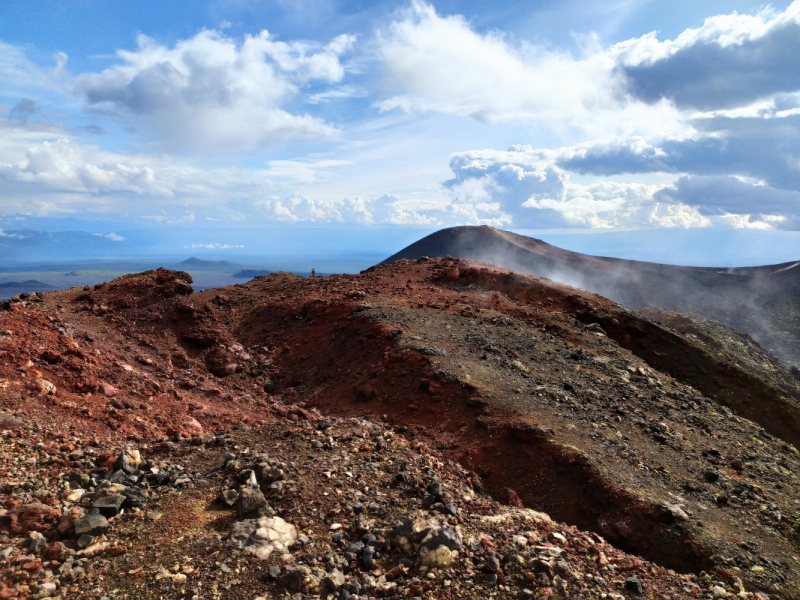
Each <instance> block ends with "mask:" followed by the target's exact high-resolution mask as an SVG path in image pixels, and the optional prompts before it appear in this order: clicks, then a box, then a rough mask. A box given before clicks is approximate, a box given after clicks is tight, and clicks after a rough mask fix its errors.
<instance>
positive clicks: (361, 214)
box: [253, 194, 440, 225]
mask: <svg viewBox="0 0 800 600" xmlns="http://www.w3.org/2000/svg"><path fill="white" fill-rule="evenodd" d="M416 204H418V203H415V202H413V201H403V200H401V199H400V197H399V196H396V195H394V194H384V195H383V196H380V197H377V198H369V199H365V198H362V197H360V196H353V197H347V198H343V199H341V200H334V201H330V200H327V201H326V200H315V199H312V198H308V197H305V196H302V195H300V194H292V195H291V196H287V197H286V198H278V197H270V198H265V199H262V200H258V201H256V202H254V203H253V205H254V207H255V208H256V209H257V210H258V211H260V212H261V214H264V215H266V216H268V217H270V218H273V219H276V220H279V221H286V222H290V223H298V222H304V223H309V222H312V223H320V222H327V223H360V224H364V225H371V224H376V223H383V224H394V225H435V224H438V223H440V220H439V219H438V218H437V217H436V216H432V215H426V214H424V213H423V211H420V210H418V206H415V205H416Z"/></svg>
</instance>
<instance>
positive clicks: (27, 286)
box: [0, 279, 56, 293]
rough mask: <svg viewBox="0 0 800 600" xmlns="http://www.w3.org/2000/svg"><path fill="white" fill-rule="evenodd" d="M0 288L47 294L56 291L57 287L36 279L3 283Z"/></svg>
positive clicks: (0, 283)
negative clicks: (46, 292)
mask: <svg viewBox="0 0 800 600" xmlns="http://www.w3.org/2000/svg"><path fill="white" fill-rule="evenodd" d="M0 288H2V289H7V288H16V289H19V290H20V291H22V292H45V291H48V290H54V289H56V288H55V286H52V285H50V284H48V283H44V282H42V281H38V280H36V279H28V280H26V281H2V282H0ZM16 293H19V292H16Z"/></svg>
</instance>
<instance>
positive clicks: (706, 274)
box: [384, 226, 800, 367]
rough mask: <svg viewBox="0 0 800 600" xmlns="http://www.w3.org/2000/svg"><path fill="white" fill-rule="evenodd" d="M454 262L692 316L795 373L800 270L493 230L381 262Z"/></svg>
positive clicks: (462, 233) (431, 239) (446, 234)
mask: <svg viewBox="0 0 800 600" xmlns="http://www.w3.org/2000/svg"><path fill="white" fill-rule="evenodd" d="M420 256H455V257H458V258H466V259H470V260H479V261H482V262H488V263H491V264H495V265H499V266H501V267H506V268H509V269H514V270H515V271H520V272H522V273H528V274H531V275H537V276H539V277H547V278H548V279H552V280H554V281H558V282H560V283H566V284H567V285H571V286H575V287H580V288H583V289H585V290H588V291H591V292H595V293H597V294H600V295H601V296H605V297H607V298H610V299H612V300H614V301H615V302H619V303H620V304H622V305H623V306H625V307H626V308H628V309H630V310H639V309H641V308H646V307H653V308H662V309H667V310H674V311H678V312H690V313H694V314H697V315H699V316H701V317H705V318H707V319H712V320H715V321H719V322H720V323H723V324H725V325H728V326H730V327H733V328H734V329H736V330H738V331H741V332H743V333H747V334H749V335H751V336H752V337H753V338H754V339H755V340H756V341H757V342H758V343H759V344H761V345H762V346H763V347H764V348H766V349H767V350H769V351H770V352H772V353H773V354H774V355H775V356H777V357H778V358H779V359H780V360H782V361H783V362H784V363H786V364H790V365H795V366H799V367H800V263H785V264H780V265H771V266H764V267H747V268H736V269H715V268H701V267H680V266H675V265H662V264H656V263H647V262H640V261H632V260H622V259H617V258H605V257H597V256H587V255H585V254H578V253H577V252H570V251H569V250H562V249H561V248H557V247H555V246H551V245H550V244H547V243H545V242H543V241H541V240H536V239H533V238H529V237H525V236H521V235H517V234H515V233H511V232H508V231H501V230H499V229H495V228H493V227H486V226H481V227H452V228H449V229H442V230H441V231H437V232H436V233H433V234H431V235H429V236H427V237H425V238H423V239H421V240H419V241H418V242H415V243H414V244H411V245H410V246H408V247H407V248H404V249H403V250H401V251H400V252H398V253H397V254H395V255H393V256H391V257H389V258H387V259H386V260H385V261H384V263H391V262H394V261H395V260H397V259H400V258H407V259H410V260H416V259H417V258H419V257H420Z"/></svg>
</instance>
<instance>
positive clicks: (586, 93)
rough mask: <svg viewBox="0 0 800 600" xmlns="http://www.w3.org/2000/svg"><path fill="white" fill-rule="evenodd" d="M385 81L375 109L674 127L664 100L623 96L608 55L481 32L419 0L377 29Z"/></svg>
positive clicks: (596, 127)
mask: <svg viewBox="0 0 800 600" xmlns="http://www.w3.org/2000/svg"><path fill="white" fill-rule="evenodd" d="M377 41H378V47H379V55H380V59H381V61H382V65H383V69H384V73H385V79H386V88H387V90H389V93H390V97H389V98H386V99H385V100H383V101H381V102H380V104H379V106H380V107H381V108H382V109H383V110H391V109H403V110H423V111H436V112H442V113H447V114H455V115H460V116H464V117H469V118H472V119H476V120H479V121H485V122H488V123H498V122H509V121H535V122H538V123H545V124H553V125H554V126H555V127H557V128H558V127H561V128H563V127H578V128H579V129H581V130H589V131H602V132H605V133H609V132H615V131H620V132H623V131H632V130H638V131H645V132H651V131H654V130H655V129H658V130H659V131H662V132H663V131H673V130H674V131H676V132H677V131H680V130H682V129H683V127H682V125H681V123H680V119H679V114H678V111H676V110H675V109H674V108H673V107H672V106H671V105H670V103H668V102H664V103H659V104H657V105H655V106H654V105H650V104H647V103H645V102H642V101H639V100H637V99H635V98H633V97H630V96H628V95H626V87H627V81H626V80H625V76H624V74H623V73H622V72H621V71H619V70H618V69H616V68H615V64H614V62H613V58H612V57H610V56H608V55H606V54H604V53H602V52H594V53H588V54H587V56H586V57H584V58H581V59H575V58H574V57H572V56H571V55H570V54H568V53H559V52H553V51H549V50H546V49H544V48H541V47H537V46H533V45H530V44H521V45H517V46H515V45H513V44H511V43H510V42H509V41H508V40H507V39H506V38H505V37H503V36H502V35H501V34H499V33H488V34H485V35H481V34H479V33H476V32H475V31H473V30H472V28H471V27H470V24H469V22H468V21H467V20H466V19H465V18H463V17H462V16H460V15H453V16H447V17H443V16H440V15H438V14H437V13H436V11H435V9H434V8H433V7H432V6H430V5H427V4H424V3H421V2H415V3H413V4H412V5H411V6H410V8H408V9H407V10H405V11H402V12H401V14H400V15H399V18H397V19H396V20H395V21H394V22H392V23H391V25H390V26H389V27H387V28H385V29H384V30H381V31H379V32H378V34H377Z"/></svg>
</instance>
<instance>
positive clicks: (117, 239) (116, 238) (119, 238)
mask: <svg viewBox="0 0 800 600" xmlns="http://www.w3.org/2000/svg"><path fill="white" fill-rule="evenodd" d="M92 235H96V236H97V237H102V238H107V239H109V240H111V241H112V242H122V241H124V240H125V238H124V237H122V236H121V235H117V234H116V233H115V232H113V231H112V232H111V233H93V234H92Z"/></svg>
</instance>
